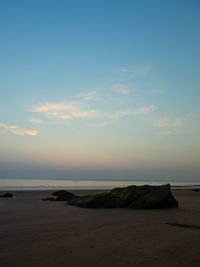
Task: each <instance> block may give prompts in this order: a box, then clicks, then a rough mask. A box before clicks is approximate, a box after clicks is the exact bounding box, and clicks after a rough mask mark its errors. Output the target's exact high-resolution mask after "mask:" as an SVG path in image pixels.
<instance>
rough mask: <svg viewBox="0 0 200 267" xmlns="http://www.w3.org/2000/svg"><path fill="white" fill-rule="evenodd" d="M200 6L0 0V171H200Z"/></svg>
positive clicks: (189, 177)
mask: <svg viewBox="0 0 200 267" xmlns="http://www.w3.org/2000/svg"><path fill="white" fill-rule="evenodd" d="M199 12H200V2H199V1H197V0H192V1H189V0H183V1H180V0H174V1H158V0H152V1H145V0H144V1H138V0H135V1H129V0H127V1H123V2H122V1H114V0H110V1H89V0H88V1H76V2H73V1H63V0H58V1H54V0H50V1H45V0H44V1H37V0H36V1H32V0H30V1H25V0H21V1H17V2H16V1H13V0H11V1H1V3H0V26H1V27H0V33H1V42H0V57H1V61H0V69H1V72H0V92H1V93H0V179H35V178H37V179H99V180H101V179H103V180H109V179H111V180H113V179H121V180H123V179H124V180H127V179H128V180H131V179H132V180H134V179H137V180H140V179H141V180H149V181H152V180H159V179H160V180H163V181H164V180H170V179H173V180H174V181H176V180H177V181H178V180H181V181H188V182H189V181H200V123H199V121H200V34H199V28H200V16H199Z"/></svg>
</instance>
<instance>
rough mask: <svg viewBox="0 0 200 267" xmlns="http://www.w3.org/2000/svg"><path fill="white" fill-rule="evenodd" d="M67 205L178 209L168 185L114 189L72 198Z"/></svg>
mask: <svg viewBox="0 0 200 267" xmlns="http://www.w3.org/2000/svg"><path fill="white" fill-rule="evenodd" d="M69 204H71V205H75V206H79V207H83V208H124V207H126V208H132V209H156V208H172V207H178V202H177V201H176V200H175V199H174V197H173V196H172V194H171V189H170V185H169V184H167V185H163V186H150V185H144V186H135V185H132V186H128V187H124V188H114V189H113V190H111V191H110V192H106V193H100V194H96V195H86V196H83V197H77V198H74V199H72V200H71V201H70V202H69Z"/></svg>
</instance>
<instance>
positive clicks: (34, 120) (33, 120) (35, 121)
mask: <svg viewBox="0 0 200 267" xmlns="http://www.w3.org/2000/svg"><path fill="white" fill-rule="evenodd" d="M29 121H30V122H32V123H36V124H42V123H43V121H42V120H38V119H34V118H30V119H29Z"/></svg>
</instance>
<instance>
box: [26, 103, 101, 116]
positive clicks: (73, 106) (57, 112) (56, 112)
mask: <svg viewBox="0 0 200 267" xmlns="http://www.w3.org/2000/svg"><path fill="white" fill-rule="evenodd" d="M31 111H32V112H37V113H43V114H46V115H48V116H49V117H52V118H59V119H62V120H69V119H72V118H89V117H92V116H94V115H95V114H96V110H85V109H82V108H81V107H80V103H78V102H63V103H46V104H41V105H37V106H34V107H33V108H32V109H31Z"/></svg>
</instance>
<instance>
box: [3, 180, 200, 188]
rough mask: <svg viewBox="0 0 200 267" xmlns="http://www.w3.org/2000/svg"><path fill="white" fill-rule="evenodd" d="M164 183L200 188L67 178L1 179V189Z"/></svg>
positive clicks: (142, 183)
mask: <svg viewBox="0 0 200 267" xmlns="http://www.w3.org/2000/svg"><path fill="white" fill-rule="evenodd" d="M145 184H148V185H163V184H170V185H171V186H172V187H186V188H194V187H195V188H196V187H199V188H200V182H181V181H155V182H154V181H122V180H121V181H119V180H118V181H113V180H112V181H108V180H106V181H102V180H101V181H99V180H72V179H71V180H67V179H52V180H46V179H43V180H42V179H31V180H29V179H26V180H25V179H0V190H59V189H65V190H67V189H68V190H70V189H71V190H75V189H112V188H114V187H124V186H129V185H145Z"/></svg>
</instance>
